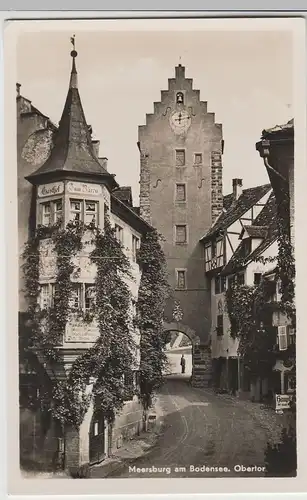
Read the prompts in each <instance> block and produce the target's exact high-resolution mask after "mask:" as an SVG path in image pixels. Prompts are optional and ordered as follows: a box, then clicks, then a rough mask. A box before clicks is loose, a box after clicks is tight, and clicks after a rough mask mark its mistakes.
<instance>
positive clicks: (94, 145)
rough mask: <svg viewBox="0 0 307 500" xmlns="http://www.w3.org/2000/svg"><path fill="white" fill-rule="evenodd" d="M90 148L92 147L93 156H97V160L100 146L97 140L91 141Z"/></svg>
mask: <svg viewBox="0 0 307 500" xmlns="http://www.w3.org/2000/svg"><path fill="white" fill-rule="evenodd" d="M92 146H93V149H94V152H95V155H96V156H97V158H98V157H99V146H100V141H98V140H95V141H93V140H92Z"/></svg>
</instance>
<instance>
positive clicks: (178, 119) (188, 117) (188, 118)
mask: <svg viewBox="0 0 307 500" xmlns="http://www.w3.org/2000/svg"><path fill="white" fill-rule="evenodd" d="M190 119H191V117H190V116H182V114H181V111H180V113H179V115H178V118H174V120H175V121H176V122H178V123H179V125H180V124H181V121H182V120H190Z"/></svg>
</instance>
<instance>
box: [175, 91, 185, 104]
mask: <svg viewBox="0 0 307 500" xmlns="http://www.w3.org/2000/svg"><path fill="white" fill-rule="evenodd" d="M176 103H177V104H184V96H183V92H177V94H176Z"/></svg>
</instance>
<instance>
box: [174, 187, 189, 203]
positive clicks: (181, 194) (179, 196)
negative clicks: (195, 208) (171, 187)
mask: <svg viewBox="0 0 307 500" xmlns="http://www.w3.org/2000/svg"><path fill="white" fill-rule="evenodd" d="M186 199H187V198H186V185H185V184H176V201H186Z"/></svg>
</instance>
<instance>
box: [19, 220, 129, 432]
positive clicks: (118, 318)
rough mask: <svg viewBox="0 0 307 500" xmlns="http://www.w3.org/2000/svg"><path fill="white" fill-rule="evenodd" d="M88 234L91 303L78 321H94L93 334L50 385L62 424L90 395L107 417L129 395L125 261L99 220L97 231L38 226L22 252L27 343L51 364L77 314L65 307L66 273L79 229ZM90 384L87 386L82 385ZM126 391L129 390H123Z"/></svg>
mask: <svg viewBox="0 0 307 500" xmlns="http://www.w3.org/2000/svg"><path fill="white" fill-rule="evenodd" d="M86 231H87V232H90V233H91V235H92V238H91V243H93V244H94V250H93V251H92V252H91V254H90V255H89V259H90V261H91V263H92V264H94V265H95V266H96V268H97V273H96V279H95V292H96V293H95V297H96V300H95V304H93V307H92V308H91V311H89V312H88V313H86V315H84V314H83V315H82V314H81V316H82V319H83V321H86V322H89V323H90V322H92V321H94V320H96V321H97V324H98V329H99V336H98V339H97V341H96V342H95V344H94V345H93V347H92V348H90V349H88V350H87V351H86V353H85V354H83V355H80V356H79V357H78V358H77V359H76V360H75V361H74V363H73V365H72V368H71V371H70V373H69V375H68V377H67V378H66V379H65V380H64V381H56V382H55V383H54V385H53V397H52V407H51V411H52V413H53V415H54V417H55V418H56V420H57V421H59V422H60V423H61V424H62V425H63V426H64V425H65V424H68V423H69V424H73V425H75V426H77V427H78V426H79V425H80V424H81V422H82V420H83V418H84V415H85V413H86V411H87V409H88V407H89V404H90V402H91V399H92V398H93V397H94V398H96V400H99V405H100V408H101V410H102V411H103V412H104V413H105V415H106V416H107V417H108V418H109V419H110V420H112V419H113V418H114V415H115V412H116V410H117V409H119V408H121V406H122V405H123V403H124V401H125V400H126V399H127V397H128V396H130V395H131V387H129V388H127V384H126V383H125V377H127V375H128V376H129V374H131V366H132V362H133V352H134V348H135V344H134V340H133V338H132V335H131V328H130V326H131V296H130V291H129V286H128V284H127V279H132V276H131V274H130V264H129V260H128V259H127V257H126V256H125V255H124V253H123V249H122V246H121V244H120V243H119V242H118V241H117V239H116V238H115V234H114V230H113V229H112V228H111V225H110V222H109V221H108V220H106V221H105V227H104V230H103V231H101V230H100V229H99V228H97V227H96V226H95V225H94V224H90V225H87V226H85V225H84V224H82V223H80V222H73V223H69V224H68V225H66V227H65V228H62V227H61V225H60V223H58V224H56V225H54V226H52V227H48V228H42V227H39V228H38V229H37V231H36V233H35V235H34V236H33V237H32V238H31V239H30V240H29V241H28V243H27V245H26V248H25V251H24V255H23V257H24V261H25V262H24V266H23V269H24V274H25V287H26V296H27V298H28V304H29V306H28V317H29V318H30V327H31V328H30V332H31V333H30V335H29V339H28V346H27V347H28V348H30V349H31V350H32V351H33V350H35V352H38V351H40V352H41V353H42V354H43V356H44V358H45V359H46V360H47V361H48V362H49V364H51V365H52V363H54V362H56V361H57V360H58V350H57V347H58V346H59V344H60V343H61V342H62V339H63V335H64V332H65V328H66V324H67V321H68V320H69V316H70V314H74V315H75V316H78V315H79V316H80V311H75V310H73V309H72V307H71V306H70V297H71V293H72V276H73V277H74V278H76V277H78V272H79V271H80V269H78V268H77V267H76V266H75V265H74V263H73V257H74V256H76V255H77V254H78V253H79V252H80V251H81V250H82V247H83V243H82V237H83V235H84V234H85V232H86ZM45 237H50V238H51V242H52V244H53V246H54V252H55V255H56V269H57V273H56V279H55V284H54V296H53V301H52V305H51V306H50V307H49V308H47V309H46V310H41V309H40V307H39V300H38V299H39V294H40V283H39V273H40V270H39V266H40V240H41V239H42V238H45ZM90 385H92V387H93V391H89V390H88V387H89V386H90ZM128 392H129V394H128Z"/></svg>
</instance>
